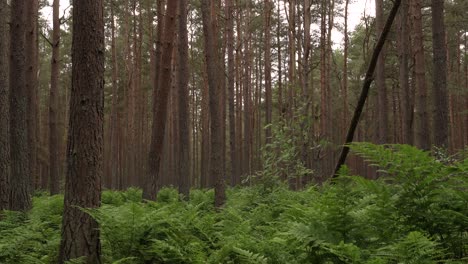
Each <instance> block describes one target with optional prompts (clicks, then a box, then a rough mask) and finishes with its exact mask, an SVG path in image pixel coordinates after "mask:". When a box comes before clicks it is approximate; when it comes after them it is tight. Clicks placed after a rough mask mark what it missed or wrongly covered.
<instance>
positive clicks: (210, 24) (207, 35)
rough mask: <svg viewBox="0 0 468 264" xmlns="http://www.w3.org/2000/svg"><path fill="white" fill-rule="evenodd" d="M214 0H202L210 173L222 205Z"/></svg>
mask: <svg viewBox="0 0 468 264" xmlns="http://www.w3.org/2000/svg"><path fill="white" fill-rule="evenodd" d="M213 1H214V0H202V6H201V8H202V20H203V36H204V53H205V61H206V64H207V65H206V67H207V74H208V87H209V107H210V115H211V123H210V131H211V153H210V175H213V176H214V177H216V182H215V206H216V207H220V206H222V205H223V204H224V201H225V199H226V194H225V189H224V188H225V186H224V172H223V170H222V168H223V167H222V165H223V163H222V160H221V159H222V158H223V157H222V151H223V146H222V145H223V134H222V131H221V123H222V122H224V121H223V120H222V115H221V113H220V112H219V100H220V98H221V97H220V96H221V89H222V86H221V81H220V78H221V75H220V71H219V70H220V69H219V68H218V65H219V63H218V59H219V56H218V46H217V44H216V43H217V41H216V36H217V35H218V32H217V27H216V24H217V23H216V15H217V14H216V12H215V8H214V6H215V4H214V3H213Z"/></svg>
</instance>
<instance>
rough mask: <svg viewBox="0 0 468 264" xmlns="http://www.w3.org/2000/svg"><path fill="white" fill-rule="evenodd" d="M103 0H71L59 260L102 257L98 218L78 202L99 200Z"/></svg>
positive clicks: (86, 203) (94, 204) (91, 204)
mask: <svg viewBox="0 0 468 264" xmlns="http://www.w3.org/2000/svg"><path fill="white" fill-rule="evenodd" d="M103 12H104V2H103V0H81V1H75V2H74V5H73V39H72V88H71V100H70V119H69V130H68V149H67V177H66V181H65V199H64V212H63V220H62V240H61V243H60V253H59V260H58V262H59V263H65V262H66V261H68V260H70V259H73V258H78V257H84V258H85V261H86V263H101V259H100V251H101V250H100V248H101V246H100V241H99V229H98V224H97V222H96V221H95V220H94V219H93V218H92V217H91V216H90V215H89V214H88V213H85V212H83V211H82V210H81V209H80V208H96V207H99V206H100V204H101V178H102V174H103V166H102V165H103V143H104V141H103V137H104V51H105V47H104V16H103Z"/></svg>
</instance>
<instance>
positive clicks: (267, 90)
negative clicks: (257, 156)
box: [264, 0, 273, 144]
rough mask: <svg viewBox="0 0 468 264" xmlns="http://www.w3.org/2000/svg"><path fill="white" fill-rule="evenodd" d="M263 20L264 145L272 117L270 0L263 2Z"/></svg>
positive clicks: (268, 138) (267, 141) (271, 7)
mask: <svg viewBox="0 0 468 264" xmlns="http://www.w3.org/2000/svg"><path fill="white" fill-rule="evenodd" d="M264 4H265V7H264V12H265V13H264V19H265V29H264V30H265V40H264V42H265V104H266V105H265V117H266V118H265V119H266V120H265V121H266V125H267V128H266V130H265V140H266V143H267V144H269V143H271V125H270V124H271V121H272V119H271V116H272V114H271V113H272V109H271V108H272V93H271V50H270V49H271V34H270V28H271V11H272V10H273V6H272V3H271V2H270V0H265V2H264Z"/></svg>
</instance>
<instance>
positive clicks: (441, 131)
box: [431, 0, 463, 148]
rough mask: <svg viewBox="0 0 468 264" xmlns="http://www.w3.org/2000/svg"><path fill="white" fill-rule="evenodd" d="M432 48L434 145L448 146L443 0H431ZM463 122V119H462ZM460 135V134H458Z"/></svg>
mask: <svg viewBox="0 0 468 264" xmlns="http://www.w3.org/2000/svg"><path fill="white" fill-rule="evenodd" d="M431 3H432V50H433V53H434V56H433V63H434V67H433V69H434V74H433V85H432V89H433V92H432V98H433V99H434V104H433V107H434V109H433V110H432V113H433V117H434V120H433V126H432V131H433V133H434V145H435V146H437V147H443V148H446V147H448V92H447V48H446V46H445V22H444V0H432V1H431ZM462 122H463V121H462ZM460 136H461V135H460Z"/></svg>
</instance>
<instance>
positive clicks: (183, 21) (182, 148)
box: [177, 0, 190, 199]
mask: <svg viewBox="0 0 468 264" xmlns="http://www.w3.org/2000/svg"><path fill="white" fill-rule="evenodd" d="M187 2H188V1H187V0H180V3H179V31H178V35H179V41H178V48H179V52H178V53H179V54H178V60H179V61H178V70H179V72H178V78H177V79H178V84H177V87H178V93H177V102H178V114H179V117H178V121H179V129H178V132H177V133H179V137H178V138H179V140H180V142H179V144H178V146H179V149H178V155H179V158H178V162H179V171H178V172H179V175H178V185H179V193H181V194H183V195H184V197H185V199H187V198H188V197H189V192H190V153H189V150H190V138H189V133H190V128H189V112H188V101H189V99H188V96H189V90H188V89H189V87H188V81H189V78H190V73H189V68H188V67H189V64H188V30H187V8H188V7H187Z"/></svg>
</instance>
